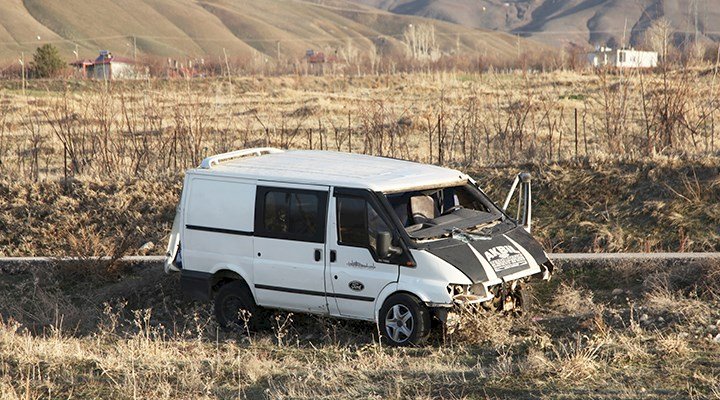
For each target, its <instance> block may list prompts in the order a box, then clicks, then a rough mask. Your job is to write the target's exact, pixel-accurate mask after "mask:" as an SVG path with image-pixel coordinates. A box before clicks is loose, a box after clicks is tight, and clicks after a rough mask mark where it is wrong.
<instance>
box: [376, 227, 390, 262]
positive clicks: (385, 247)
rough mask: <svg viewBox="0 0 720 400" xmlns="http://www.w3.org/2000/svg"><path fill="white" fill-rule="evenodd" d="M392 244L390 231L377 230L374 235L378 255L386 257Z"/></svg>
mask: <svg viewBox="0 0 720 400" xmlns="http://www.w3.org/2000/svg"><path fill="white" fill-rule="evenodd" d="M391 245H392V236H391V235H390V232H378V233H377V236H376V237H375V247H376V249H377V253H378V256H380V257H381V258H386V257H387V256H389V255H390V246H391Z"/></svg>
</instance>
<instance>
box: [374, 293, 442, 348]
mask: <svg viewBox="0 0 720 400" xmlns="http://www.w3.org/2000/svg"><path fill="white" fill-rule="evenodd" d="M379 318H380V321H379V326H380V334H381V335H382V338H383V339H384V341H385V342H386V343H387V344H389V345H391V346H409V345H419V344H421V343H422V342H423V341H424V340H425V339H426V338H427V336H428V334H429V333H430V322H431V321H430V312H429V311H428V309H427V307H425V305H424V304H422V302H420V300H419V299H418V298H416V297H414V296H411V295H409V294H406V293H399V294H395V295H392V296H390V297H389V298H388V299H387V300H385V304H383V306H382V308H381V309H380V315H379Z"/></svg>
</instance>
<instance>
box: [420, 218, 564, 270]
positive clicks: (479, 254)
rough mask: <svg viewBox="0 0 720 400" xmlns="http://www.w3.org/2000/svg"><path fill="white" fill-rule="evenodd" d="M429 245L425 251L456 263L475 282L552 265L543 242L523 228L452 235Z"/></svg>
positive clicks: (453, 263)
mask: <svg viewBox="0 0 720 400" xmlns="http://www.w3.org/2000/svg"><path fill="white" fill-rule="evenodd" d="M426 246H427V247H426V248H425V250H427V251H428V252H430V253H431V254H433V255H435V256H437V257H439V258H441V259H443V260H445V261H447V262H448V263H450V264H452V265H453V266H455V267H456V268H457V269H459V270H460V271H462V272H463V273H464V274H465V275H467V277H468V278H470V279H471V280H472V281H473V283H478V282H484V283H489V284H495V283H500V282H502V281H509V280H514V279H519V278H523V277H525V276H529V275H534V274H537V273H540V272H543V269H542V267H541V266H542V265H543V264H546V265H548V266H549V269H551V268H552V264H549V260H548V258H547V255H546V254H545V251H543V248H542V246H541V245H540V243H538V242H537V240H535V238H533V237H532V236H531V235H530V234H529V233H528V232H527V231H525V229H524V228H522V227H515V228H513V229H511V230H509V231H507V232H505V233H501V234H495V235H493V236H491V237H489V238H481V239H476V240H472V239H468V240H460V239H455V238H449V239H444V240H438V241H436V242H430V243H428V244H426ZM551 272H552V271H551Z"/></svg>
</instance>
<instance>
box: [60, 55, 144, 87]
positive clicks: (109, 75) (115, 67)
mask: <svg viewBox="0 0 720 400" xmlns="http://www.w3.org/2000/svg"><path fill="white" fill-rule="evenodd" d="M70 65H72V66H73V67H75V68H76V69H77V70H78V71H80V72H81V73H82V76H83V77H84V78H90V79H102V80H115V79H133V78H137V77H138V73H137V70H136V69H135V61H133V60H131V59H129V58H124V57H115V56H113V55H112V53H110V52H109V51H107V50H101V51H100V55H99V56H98V57H97V58H96V59H95V60H78V61H75V62H72V63H70Z"/></svg>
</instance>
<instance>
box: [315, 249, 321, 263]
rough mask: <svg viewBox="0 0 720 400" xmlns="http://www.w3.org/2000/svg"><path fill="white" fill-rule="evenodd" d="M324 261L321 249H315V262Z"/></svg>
mask: <svg viewBox="0 0 720 400" xmlns="http://www.w3.org/2000/svg"><path fill="white" fill-rule="evenodd" d="M321 259H322V251H320V249H315V261H320V260H321Z"/></svg>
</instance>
